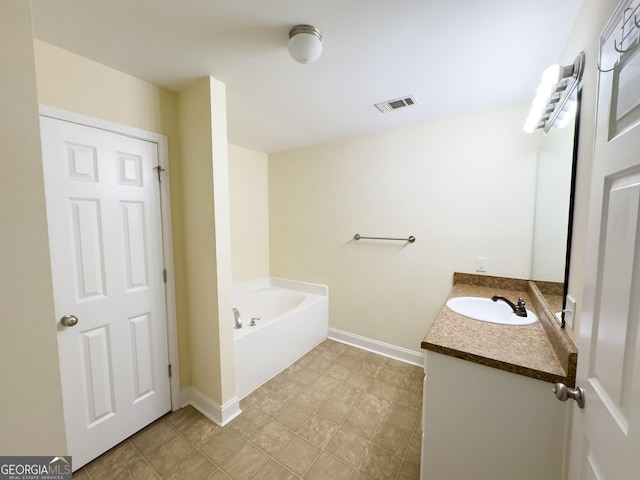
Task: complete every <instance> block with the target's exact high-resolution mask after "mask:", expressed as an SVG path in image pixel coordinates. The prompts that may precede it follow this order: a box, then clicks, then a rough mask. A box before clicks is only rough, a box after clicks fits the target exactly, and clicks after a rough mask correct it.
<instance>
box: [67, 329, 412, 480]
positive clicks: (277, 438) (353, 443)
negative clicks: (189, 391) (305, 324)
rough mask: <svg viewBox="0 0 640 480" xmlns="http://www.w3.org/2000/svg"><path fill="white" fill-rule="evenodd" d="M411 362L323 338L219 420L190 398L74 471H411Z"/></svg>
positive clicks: (240, 478)
mask: <svg viewBox="0 0 640 480" xmlns="http://www.w3.org/2000/svg"><path fill="white" fill-rule="evenodd" d="M422 377H423V371H422V369H421V368H419V367H415V366H412V365H407V364H405V363H402V362H398V361H395V360H391V359H389V358H386V357H382V356H379V355H376V354H373V353H370V352H366V351H364V350H360V349H358V348H354V347H350V346H347V345H344V344H342V343H338V342H335V341H332V340H326V341H324V342H323V343H321V344H320V345H318V346H317V347H316V348H315V349H313V350H312V351H311V352H309V353H308V354H307V355H305V356H304V357H302V358H301V359H300V360H298V361H297V362H296V363H295V364H293V365H292V366H290V367H289V368H287V369H286V370H284V371H283V372H281V373H280V374H279V375H277V376H276V377H274V378H273V379H271V380H270V381H269V382H267V383H266V384H265V385H263V386H262V387H260V388H258V389H257V390H255V391H254V392H253V393H251V394H250V395H249V396H247V397H246V398H245V399H243V400H242V401H241V402H240V407H241V408H242V411H243V413H242V415H240V416H239V417H238V418H236V419H235V420H233V421H232V422H231V423H229V425H227V426H225V427H224V428H220V427H219V426H217V425H216V424H215V423H213V422H212V421H210V420H209V419H207V418H206V417H204V416H203V415H201V414H200V413H199V412H198V411H197V410H195V409H194V408H192V407H190V406H188V407H185V408H183V409H181V410H178V411H176V412H172V413H169V414H167V415H165V416H164V417H162V418H160V419H159V420H157V421H156V422H154V423H152V424H151V425H149V426H148V427H146V428H145V429H143V430H141V431H140V432H138V433H137V434H135V435H134V436H132V437H131V438H129V439H127V440H125V441H124V442H122V443H121V444H119V445H118V446H116V447H114V448H113V449H111V450H110V451H108V452H107V453H105V454H104V455H102V456H101V457H99V458H97V459H96V460H94V461H93V462H91V463H89V464H88V465H86V466H85V467H83V468H82V469H80V470H79V471H77V472H76V473H75V474H74V475H73V478H74V479H76V480H86V479H92V480H101V479H109V480H111V479H136V480H138V479H140V480H144V479H158V478H162V479H188V480H200V479H203V480H204V479H207V480H229V479H231V480H280V479H282V480H289V479H291V480H293V479H309V480H316V479H317V480H326V479H331V480H340V479H353V480H355V479H396V480H408V479H418V478H419V470H420V437H421V412H422V408H421V406H422Z"/></svg>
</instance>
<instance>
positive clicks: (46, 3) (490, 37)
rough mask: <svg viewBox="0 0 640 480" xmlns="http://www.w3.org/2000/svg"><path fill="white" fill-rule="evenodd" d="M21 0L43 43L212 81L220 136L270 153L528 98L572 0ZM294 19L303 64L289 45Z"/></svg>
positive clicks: (125, 66)
mask: <svg viewBox="0 0 640 480" xmlns="http://www.w3.org/2000/svg"><path fill="white" fill-rule="evenodd" d="M31 1H32V10H33V23H34V35H35V36H36V37H37V38H39V39H41V40H44V41H46V42H49V43H51V44H54V45H57V46H59V47H61V48H64V49H66V50H69V51H71V52H74V53H77V54H79V55H82V56H83V57H86V58H89V59H92V60H94V61H96V62H99V63H102V64H104V65H108V66H110V67H113V68H115V69H117V70H120V71H123V72H126V73H129V74H131V75H134V76H136V77H139V78H142V79H144V80H147V81H149V82H152V83H155V84H157V85H161V86H163V87H166V88H168V89H171V90H176V91H177V90H179V89H180V88H182V87H184V86H185V85H188V84H189V83H190V82H192V81H193V80H194V79H197V78H200V77H203V76H208V75H211V76H213V77H215V78H217V79H218V80H220V81H222V82H224V83H225V84H226V86H227V111H228V113H227V115H228V135H229V141H230V142H231V143H234V144H237V145H240V146H244V147H247V148H251V149H255V150H258V151H262V152H265V153H272V152H276V151H282V150H289V149H292V148H297V147H301V146H306V145H312V144H316V143H321V142H324V141H328V140H333V139H337V138H341V137H347V136H352V135H356V134H359V133H364V132H369V131H373V130H379V129H383V128H390V127H397V126H402V125H407V124H411V123H416V122H422V121H427V120H430V119H434V118H438V117H443V116H448V115H453V114H458V113H462V112H466V111H472V110H478V109H482V108H486V107H492V106H498V105H502V104H508V103H513V102H518V101H525V100H527V99H529V98H532V97H533V94H534V90H535V88H536V85H537V84H538V80H539V78H540V74H541V73H542V71H543V70H544V69H545V68H546V67H547V66H548V65H549V64H552V63H557V62H558V60H559V59H560V56H561V54H562V51H563V49H564V46H565V43H566V41H567V38H568V36H569V33H570V30H571V27H572V25H573V23H574V21H575V18H576V16H577V13H578V11H579V9H580V7H581V5H582V1H583V0H458V1H453V0H392V1H389V0H316V1H311V0H31ZM303 23H306V24H311V25H314V26H315V27H317V28H318V29H319V30H320V31H321V33H322V36H323V46H324V51H323V54H322V56H321V57H320V59H319V60H318V61H317V62H315V63H313V64H309V65H302V64H299V63H296V62H295V61H293V60H292V59H291V58H290V57H289V55H288V52H287V40H288V32H289V29H290V28H291V27H292V26H294V25H297V24H303ZM575 53H576V54H577V53H578V52H575ZM406 95H414V96H415V97H416V99H417V100H418V102H419V104H418V105H417V106H414V107H410V108H404V109H400V110H397V111H393V112H390V113H386V114H381V113H379V112H378V110H377V109H376V108H375V107H374V106H373V105H374V104H375V103H378V102H381V101H384V100H390V99H393V98H398V97H402V96H406ZM523 122H524V118H523Z"/></svg>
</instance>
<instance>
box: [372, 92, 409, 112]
mask: <svg viewBox="0 0 640 480" xmlns="http://www.w3.org/2000/svg"><path fill="white" fill-rule="evenodd" d="M417 103H418V101H417V100H416V99H415V97H414V96H413V95H410V96H408V97H401V98H395V99H393V100H387V101H386V102H380V103H376V105H375V107H376V108H377V109H378V110H380V112H381V113H387V112H390V111H392V110H398V109H399V108H404V107H410V106H411V105H415V104H417Z"/></svg>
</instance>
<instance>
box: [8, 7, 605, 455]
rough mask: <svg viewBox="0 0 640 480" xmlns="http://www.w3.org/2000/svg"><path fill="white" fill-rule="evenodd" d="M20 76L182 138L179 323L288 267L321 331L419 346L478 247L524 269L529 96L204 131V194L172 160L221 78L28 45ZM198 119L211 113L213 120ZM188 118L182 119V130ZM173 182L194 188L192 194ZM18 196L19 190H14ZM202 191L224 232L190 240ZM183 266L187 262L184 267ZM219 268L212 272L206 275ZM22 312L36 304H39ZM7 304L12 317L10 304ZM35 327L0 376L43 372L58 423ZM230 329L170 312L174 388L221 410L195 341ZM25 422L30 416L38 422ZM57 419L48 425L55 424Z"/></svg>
mask: <svg viewBox="0 0 640 480" xmlns="http://www.w3.org/2000/svg"><path fill="white" fill-rule="evenodd" d="M597 3H598V2H589V1H585V9H584V11H583V13H582V14H581V16H580V17H579V22H578V23H577V24H576V25H577V26H576V28H575V29H574V31H573V34H572V36H571V37H570V41H569V43H568V44H567V46H566V47H565V48H564V50H563V53H562V57H561V58H558V59H557V60H558V61H562V62H564V63H568V62H570V61H571V60H572V59H573V57H574V56H575V54H576V53H577V52H578V51H580V50H585V51H586V52H587V53H588V62H595V58H596V52H597V40H598V39H597V32H599V31H600V30H601V28H602V25H603V24H604V22H605V21H606V19H607V18H608V16H609V14H610V11H611V10H612V9H613V7H614V2H608V4H607V5H606V8H605V7H603V6H601V5H597ZM34 64H35V72H34V71H33V70H34V69H33V65H34ZM25 71H26V73H25V75H30V76H31V77H29V78H32V80H33V82H34V85H33V86H32V87H31V91H32V95H36V96H37V97H36V98H37V102H39V103H42V104H48V105H52V106H55V107H58V108H62V109H67V110H70V111H78V112H81V113H84V114H86V115H90V116H93V117H97V118H105V119H108V120H111V121H114V122H119V123H123V124H128V125H132V126H135V127H137V128H142V129H146V130H151V131H157V132H159V133H163V134H165V135H167V136H168V137H169V139H170V140H176V139H179V141H170V142H169V157H170V158H171V159H172V162H174V161H175V163H174V164H173V165H172V170H171V188H172V210H173V217H172V222H173V225H172V226H173V230H174V237H173V242H174V256H175V263H176V266H177V267H176V269H175V272H174V276H175V284H176V300H177V302H176V304H177V317H178V318H189V316H193V317H196V316H197V315H200V314H203V315H214V316H215V317H216V318H217V317H218V315H219V316H220V318H223V317H226V318H228V319H229V326H230V325H231V321H232V316H231V301H230V298H228V297H229V296H230V292H231V288H232V284H233V283H234V282H242V281H245V280H249V279H252V278H256V277H262V276H267V275H270V276H274V277H282V278H291V279H296V280H302V281H308V282H314V283H322V284H326V285H329V287H330V313H329V316H330V318H331V324H330V326H331V328H332V329H334V331H339V332H348V333H350V334H353V335H358V336H362V337H365V338H369V339H374V340H377V341H379V342H383V343H385V344H390V345H394V346H397V347H399V348H402V349H406V350H409V351H413V352H415V353H416V355H421V350H420V340H421V339H422V338H423V336H424V333H425V331H426V330H427V329H428V326H429V321H430V319H433V318H434V317H435V315H436V314H437V312H438V310H439V309H440V308H441V306H442V303H443V301H444V299H445V298H446V296H447V293H448V291H449V290H450V288H451V282H452V275H453V272H456V271H462V272H474V271H475V267H476V258H477V257H483V258H486V259H487V272H486V273H487V274H490V275H501V276H509V277H516V278H529V276H530V273H531V254H532V248H533V247H532V237H533V208H534V199H535V193H534V192H535V188H536V185H535V175H536V174H535V172H536V165H535V160H536V153H537V148H538V142H539V140H540V138H539V137H536V136H535V135H527V134H525V133H524V132H523V131H522V123H523V120H524V118H525V117H526V115H527V112H528V109H529V103H530V102H529V100H523V101H518V102H515V103H512V104H508V105H502V106H489V107H487V108H484V109H482V110H479V111H476V112H473V113H466V114H457V115H454V116H451V117H448V118H443V119H439V120H433V121H429V122H425V123H423V124H420V125H414V126H410V127H402V128H397V129H391V130H386V131H381V132H378V133H376V134H366V133H365V134H360V135H357V136H354V137H350V138H346V139H342V140H336V141H332V142H326V143H323V144H321V145H317V146H313V147H305V148H300V149H294V150H291V151H286V152H281V153H276V154H272V155H267V154H264V153H261V152H258V151H255V150H252V149H247V148H244V147H240V146H237V145H233V144H231V145H227V143H226V139H225V138H224V137H216V138H214V139H212V141H211V142H210V144H211V145H213V149H214V152H213V157H214V158H218V157H216V155H217V154H220V156H224V155H225V154H226V153H227V151H228V158H229V163H228V169H229V170H228V179H229V184H228V196H227V198H228V200H225V197H224V194H225V192H226V190H225V189H226V187H225V186H224V184H223V183H221V184H220V185H215V186H214V188H213V190H214V191H215V193H214V192H212V191H207V190H206V189H207V186H206V185H205V186H204V187H203V189H202V190H198V188H199V186H200V185H202V184H201V183H199V181H200V178H201V177H202V173H203V172H202V170H198V167H197V166H194V165H190V164H188V162H181V159H184V158H187V157H194V156H196V157H197V156H198V152H195V153H194V152H193V151H189V145H196V144H197V141H198V139H199V138H200V133H201V130H199V129H202V130H206V125H198V121H199V120H201V119H202V116H203V115H204V117H206V116H207V115H209V116H211V115H213V116H215V115H218V114H219V111H220V110H221V109H223V106H224V94H223V88H222V87H221V86H220V85H218V84H217V83H216V82H215V81H211V84H210V85H204V86H203V85H202V84H196V85H193V86H192V87H191V88H189V89H187V90H186V91H185V93H184V94H181V95H176V94H174V93H172V92H168V91H166V90H163V89H160V88H158V87H155V86H153V85H151V84H148V83H146V82H144V81H141V80H139V79H136V78H134V77H130V76H128V75H125V74H122V73H120V72H117V71H115V70H113V69H110V68H108V67H105V66H103V65H100V64H98V63H96V62H93V61H91V60H88V59H86V58H83V57H81V56H78V55H75V54H71V53H69V52H67V51H65V50H63V49H61V48H59V47H55V46H53V45H50V44H48V43H45V42H42V41H40V40H36V41H35V54H34V57H33V59H32V62H31V64H30V66H29V65H27V66H26V67H25ZM35 82H37V90H36V87H35ZM595 82H596V74H595V72H594V71H593V70H589V73H588V74H587V75H585V79H584V88H585V89H586V90H587V91H588V92H590V95H587V96H586V97H585V100H584V105H583V116H582V118H581V121H582V131H583V132H586V133H585V134H584V135H583V136H582V135H581V138H580V146H579V151H580V157H581V159H582V158H585V159H587V160H589V159H590V155H591V152H592V148H593V147H592V134H591V135H590V132H593V129H594V119H593V112H594V110H595V100H594V98H593V92H594V89H595ZM532 94H533V92H532ZM131 98H134V99H135V102H131V101H130V99H131ZM202 99H206V100H207V101H208V105H213V107H212V108H211V111H209V112H204V114H203V113H202V112H200V111H196V109H194V108H191V107H190V106H193V105H197V104H199V103H200V102H199V101H200V100H202ZM32 100H33V99H32ZM214 120H218V118H217V117H215V118H214ZM209 122H210V124H211V123H215V122H214V121H212V120H211V118H209ZM188 124H189V125H190V126H191V127H192V128H185V125H188ZM210 131H211V130H209V132H210ZM30 133H31V134H32V133H33V132H30ZM218 134H220V133H216V132H214V135H218ZM222 135H223V134H222ZM221 138H222V139H221ZM35 164H37V162H36V161H35V160H34V165H35ZM581 165H585V166H584V168H583V169H582V170H581V171H579V172H578V195H579V197H578V203H577V205H576V208H577V210H576V220H575V222H574V228H575V229H576V231H577V233H578V234H577V235H575V236H574V248H573V251H574V254H573V255H574V257H575V258H577V261H573V259H572V262H571V268H572V279H575V281H572V282H571V284H570V286H569V288H570V293H571V294H572V295H573V296H574V297H575V298H576V299H578V300H580V298H581V295H582V285H581V283H582V279H581V274H582V272H581V268H582V267H581V266H582V263H583V262H582V258H583V257H584V255H585V245H584V232H585V230H586V211H587V205H586V203H587V199H588V194H587V193H586V190H588V182H589V174H590V172H589V162H588V161H585V162H583V163H582V164H581ZM176 167H177V168H176ZM213 168H214V169H217V168H220V169H221V170H219V171H218V172H221V173H220V175H219V176H218V178H221V177H222V176H224V175H225V174H226V173H225V168H226V166H225V165H220V164H215V165H214V166H213ZM214 177H215V175H214ZM19 178H20V179H21V180H20V182H18V185H20V187H21V188H22V189H26V190H32V189H35V188H37V186H38V184H37V181H36V180H32V179H31V177H29V176H28V175H27V174H25V176H24V178H23V177H19ZM443 179H446V180H451V179H455V181H443ZM186 185H189V186H190V187H191V186H195V187H194V188H193V190H191V191H189V189H187V188H186V187H185V186H186ZM218 187H219V188H218ZM209 190H211V188H210V185H209ZM7 191H14V192H15V190H7ZM7 195H9V194H7ZM203 195H204V196H203ZM8 198H11V196H9V197H8ZM15 198H20V196H19V194H18V193H15V194H14V199H15ZM205 200H210V202H209V203H211V204H215V207H216V208H219V209H220V211H224V210H225V208H227V209H228V211H229V212H230V215H229V217H228V218H227V220H228V224H229V225H230V227H228V232H227V233H228V238H227V239H225V238H224V235H219V236H218V237H217V238H211V237H210V238H207V237H206V236H204V235H205V234H209V233H210V232H204V233H203V236H198V235H200V234H201V233H202V232H199V230H198V228H197V227H198V225H199V224H200V222H201V221H202V219H203V218H205V219H206V218H208V220H209V221H211V219H212V213H211V212H210V211H208V212H205V211H203V210H205V209H204V208H203V207H202V203H207V202H206V201H205ZM225 204H226V205H225ZM33 208H34V210H35V211H36V212H39V214H37V215H35V216H33V217H32V218H31V220H29V221H28V222H25V221H24V220H21V221H20V222H18V220H16V224H19V225H22V227H21V228H22V229H23V230H19V231H24V232H29V233H30V232H33V231H36V232H39V235H40V237H37V236H36V237H34V236H30V238H31V240H30V241H31V242H34V245H33V246H34V247H35V248H36V249H40V251H46V249H47V248H48V246H47V243H46V239H45V238H46V226H45V227H44V230H43V225H45V220H44V218H43V214H42V207H41V206H40V207H38V206H37V205H36V206H34V207H33ZM38 209H39V210H38ZM215 218H216V222H218V221H223V220H224V215H222V216H220V215H215ZM218 233H219V234H220V231H218ZM356 233H360V234H362V235H374V236H378V235H379V236H387V235H389V236H405V235H407V236H408V235H413V236H415V237H416V242H415V243H412V244H408V243H402V242H389V243H386V242H364V241H358V242H357V241H354V239H353V235H354V234H356ZM192 234H193V235H192ZM25 236H26V237H29V235H27V234H26V233H25ZM37 238H40V240H37ZM206 242H209V244H213V245H215V249H214V251H213V252H212V253H211V254H208V255H202V250H201V249H199V247H198V246H199V245H202V244H207V243H206ZM25 256H26V254H25ZM203 256H205V257H207V258H206V259H205V260H208V261H210V262H213V264H214V265H216V269H215V270H204V269H203V270H198V269H197V268H196V267H197V265H198V264H203V263H205V262H204V261H203ZM44 263H46V262H44ZM26 265H31V266H30V267H29V269H27V271H28V272H31V274H33V275H35V276H37V277H40V276H44V277H46V276H48V275H49V273H48V268H47V267H45V266H44V265H43V264H42V262H41V263H40V264H39V265H35V264H34V262H33V261H27V262H26ZM185 265H190V266H195V267H194V268H193V269H187V268H185ZM220 272H222V274H220ZM218 275H220V277H218ZM218 278H224V279H225V280H224V281H222V282H219V281H218ZM206 284H209V285H218V289H217V292H215V293H214V294H212V293H211V291H210V290H207V289H205V288H204V285H206ZM186 285H189V292H188V293H187V291H186ZM39 288H40V291H39V294H40V295H39V296H42V297H43V298H46V297H47V296H49V297H50V289H51V287H50V286H47V285H42V286H40V287H39ZM7 291H9V292H15V293H16V298H24V296H25V295H24V293H21V292H22V291H20V290H17V287H10V286H8V287H7ZM47 292H49V294H47ZM218 295H219V296H220V297H219V300H220V301H219V302H217V303H216V302H199V301H194V300H193V298H194V297H197V296H199V298H201V299H202V298H207V299H210V298H211V297H213V299H214V300H215V299H216V297H218ZM31 308H34V309H35V308H38V309H40V310H41V311H44V312H47V311H49V310H51V305H50V304H38V305H35V306H33V307H31ZM9 312H10V313H12V312H13V313H17V312H18V309H17V308H16V309H15V311H14V310H9ZM40 315H41V313H40V314H38V315H36V316H40ZM44 316H45V317H46V316H47V315H44ZM40 327H41V328H40ZM40 327H38V328H39V329H38V328H35V327H34V328H35V339H36V340H39V342H40V343H39V344H38V345H39V347H41V348H40V353H39V358H41V359H42V360H43V363H46V364H47V365H51V367H49V370H38V371H37V372H36V371H35V370H33V371H32V369H31V367H29V365H28V364H27V363H25V364H24V366H22V365H21V366H20V367H19V368H17V369H16V371H15V372H13V373H12V374H11V376H10V377H9V378H10V379H14V380H15V381H16V382H19V378H20V377H29V378H36V379H43V382H42V384H41V388H45V387H46V388H47V389H49V388H50V389H51V390H52V391H53V392H57V394H54V395H53V398H54V400H53V401H52V402H51V404H50V405H49V406H48V409H49V410H50V411H51V412H52V417H53V418H59V417H61V415H60V412H61V407H60V405H61V399H60V397H61V395H60V388H61V387H60V385H59V382H58V381H57V380H56V378H57V376H58V373H57V369H56V368H54V367H55V366H56V351H55V338H54V339H52V338H51V337H52V332H51V331H50V328H49V327H50V326H49V324H48V323H46V322H43V325H41V326H40ZM231 334H232V333H231V329H229V331H227V330H226V327H225V328H224V329H223V328H218V326H217V325H216V326H214V327H211V326H210V325H204V324H199V322H198V320H197V319H194V320H193V321H190V322H188V323H187V322H178V342H179V354H180V377H181V383H182V385H183V387H184V388H187V387H189V386H197V387H198V389H199V390H201V391H203V392H205V393H206V394H207V395H208V396H209V397H211V398H213V399H215V400H216V401H217V402H218V403H219V404H220V405H224V404H226V403H227V402H228V401H229V400H230V399H232V398H233V396H234V393H233V369H228V368H226V361H225V359H228V358H230V356H231V354H230V352H229V351H225V349H224V348H225V347H224V346H222V347H221V349H220V350H219V351H213V350H211V349H209V348H208V346H207V345H201V344H200V342H199V338H201V337H202V336H203V335H204V336H209V337H210V338H214V339H220V344H221V345H225V341H227V340H228V339H229V336H230V335H231ZM13 336H16V337H18V335H17V334H15V335H14V334H12V335H11V336H9V337H8V338H12V337H13ZM18 345H19V344H18ZM23 346H24V344H23ZM9 353H11V352H8V354H9ZM14 353H15V352H14ZM16 356H17V358H20V355H19V354H16ZM33 368H34V369H35V367H33ZM39 406H40V402H37V401H32V403H30V402H26V403H25V404H24V405H23V404H22V403H20V402H18V401H16V402H15V404H11V405H10V407H11V408H16V409H17V412H18V413H19V415H18V417H19V418H20V417H28V414H27V413H25V412H28V411H30V410H35V409H36V407H39ZM26 421H27V422H31V424H32V425H33V424H34V422H36V420H34V419H30V420H26ZM55 422H56V423H55V425H56V426H58V427H60V423H61V420H56V421H55ZM16 431H19V429H18V428H17V427H16ZM63 432H64V428H52V429H51V432H50V433H47V434H46V435H45V438H44V439H43V445H47V446H51V447H53V446H60V445H64V433H63ZM23 437H24V435H23ZM15 438H16V439H17V445H20V443H23V444H25V445H26V444H28V440H27V439H23V440H22V442H21V441H20V438H21V437H20V435H16V436H15Z"/></svg>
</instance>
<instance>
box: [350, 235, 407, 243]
mask: <svg viewBox="0 0 640 480" xmlns="http://www.w3.org/2000/svg"><path fill="white" fill-rule="evenodd" d="M353 238H354V240H360V239H362V240H400V241H401V242H409V243H413V242H415V241H416V237H414V236H413V235H411V236H409V238H389V237H363V236H361V235H360V234H359V233H356V234H355V235H354V236H353Z"/></svg>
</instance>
